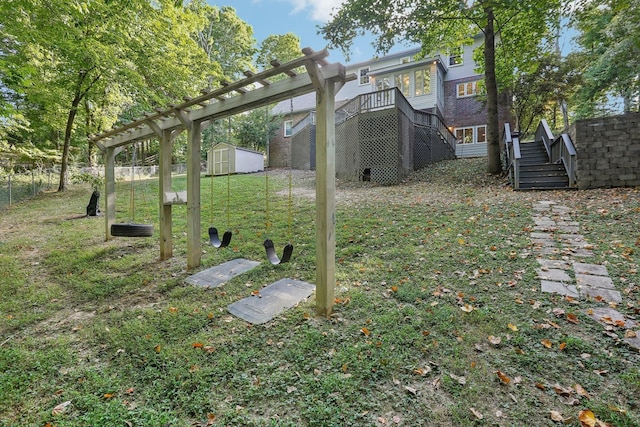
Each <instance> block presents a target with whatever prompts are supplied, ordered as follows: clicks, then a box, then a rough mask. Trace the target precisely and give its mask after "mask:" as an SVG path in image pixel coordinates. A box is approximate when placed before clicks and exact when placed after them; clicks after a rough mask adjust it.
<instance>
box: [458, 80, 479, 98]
mask: <svg viewBox="0 0 640 427" xmlns="http://www.w3.org/2000/svg"><path fill="white" fill-rule="evenodd" d="M456 91H457V95H458V98H465V97H467V96H475V95H478V94H480V93H483V91H484V84H483V82H482V80H476V81H475V82H466V83H458V84H457V85H456Z"/></svg>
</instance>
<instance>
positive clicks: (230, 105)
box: [90, 48, 355, 316]
mask: <svg viewBox="0 0 640 427" xmlns="http://www.w3.org/2000/svg"><path fill="white" fill-rule="evenodd" d="M302 53H303V54H304V56H302V57H300V58H298V59H295V60H293V61H290V62H287V63H285V64H281V63H279V62H278V61H272V62H271V65H272V66H273V68H270V69H268V70H265V71H262V72H260V73H257V74H254V73H252V72H250V71H245V73H244V75H245V76H246V78H244V79H242V80H239V81H236V82H234V83H226V82H225V83H223V84H222V87H220V88H218V89H215V90H212V91H206V90H203V91H202V92H201V95H200V96H198V97H195V98H185V100H184V102H183V103H181V104H179V105H170V107H169V108H167V109H165V110H161V109H158V110H156V112H154V113H148V114H145V115H144V116H143V117H141V118H138V119H136V120H134V121H133V122H129V123H126V124H124V125H122V126H119V127H117V128H114V129H112V130H110V131H107V132H103V133H101V134H99V135H95V136H92V137H91V139H90V141H91V142H94V143H95V144H96V145H97V146H98V147H99V148H100V149H101V150H102V152H103V153H104V156H105V200H106V212H105V234H106V239H107V240H109V239H110V238H111V237H112V236H111V225H112V224H113V223H114V222H115V217H116V207H115V201H116V198H115V173H114V167H115V156H116V154H118V153H119V152H120V151H122V149H123V148H124V147H125V146H127V145H129V144H132V143H135V142H136V141H140V140H146V139H150V138H158V139H159V140H160V153H159V163H160V164H159V170H160V172H159V173H160V178H159V192H158V193H159V194H158V202H159V212H160V259H161V260H166V259H169V258H171V256H172V250H173V249H172V246H173V245H172V243H173V242H172V216H171V215H172V211H171V208H172V205H173V204H186V206H187V269H188V270H191V269H194V268H197V267H199V266H200V262H201V255H202V252H201V245H202V243H201V242H202V239H201V217H200V207H201V205H200V162H201V159H200V147H201V142H202V135H201V132H202V130H203V129H205V128H206V127H207V126H208V125H209V124H210V123H213V121H215V120H218V119H221V118H224V117H228V116H232V115H235V114H238V113H242V112H244V111H249V110H253V109H255V108H258V107H261V106H265V105H269V104H273V103H275V102H279V101H282V100H284V99H288V98H290V97H295V96H298V95H302V94H305V93H309V92H313V91H315V92H316V104H317V105H316V111H317V115H316V132H317V134H316V138H317V139H316V141H317V142H316V144H317V148H316V310H317V312H318V314H320V315H325V316H328V315H329V314H330V313H331V309H332V307H333V303H334V288H335V125H334V122H335V117H334V115H335V113H334V110H335V106H334V104H335V94H336V92H337V91H338V90H340V88H341V87H342V86H343V85H344V83H345V82H347V81H349V80H352V79H355V76H353V75H346V71H345V67H344V65H342V64H340V63H328V62H327V61H326V57H327V56H328V55H329V53H328V51H327V50H326V49H323V50H322V51H318V52H316V51H313V50H312V49H310V48H305V49H303V50H302ZM302 66H304V67H305V68H306V70H307V73H305V74H298V73H296V71H295V69H296V68H298V67H302ZM281 74H284V75H286V78H285V79H283V80H279V81H276V82H271V81H270V80H269V79H270V78H273V77H275V76H278V75H281ZM184 130H186V131H187V135H188V136H187V141H188V142H187V191H186V200H185V199H184V198H183V197H177V198H176V197H173V196H171V197H169V192H170V190H171V151H172V150H171V145H172V143H173V140H174V139H175V137H176V136H177V135H178V134H180V133H181V132H182V131H184ZM173 194H175V193H173Z"/></svg>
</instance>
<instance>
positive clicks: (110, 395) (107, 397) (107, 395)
mask: <svg viewBox="0 0 640 427" xmlns="http://www.w3.org/2000/svg"><path fill="white" fill-rule="evenodd" d="M113 396H115V395H114V394H113V393H105V394H104V396H102V397H104V398H105V399H113Z"/></svg>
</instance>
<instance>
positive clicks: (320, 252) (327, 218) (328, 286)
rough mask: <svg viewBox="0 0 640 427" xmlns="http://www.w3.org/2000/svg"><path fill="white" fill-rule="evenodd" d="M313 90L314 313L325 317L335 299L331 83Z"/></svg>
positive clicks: (333, 95)
mask: <svg viewBox="0 0 640 427" xmlns="http://www.w3.org/2000/svg"><path fill="white" fill-rule="evenodd" d="M319 83H320V84H321V87H320V88H318V90H316V103H317V106H316V312H317V313H318V314H319V315H321V316H329V315H330V314H331V310H332V308H333V304H334V299H335V296H334V295H335V293H334V292H335V270H336V265H335V261H336V260H335V258H336V257H335V254H336V233H335V229H336V217H335V191H336V184H335V176H336V164H335V157H336V138H335V111H334V102H335V83H334V82H333V81H330V80H326V79H324V80H322V81H320V82H319Z"/></svg>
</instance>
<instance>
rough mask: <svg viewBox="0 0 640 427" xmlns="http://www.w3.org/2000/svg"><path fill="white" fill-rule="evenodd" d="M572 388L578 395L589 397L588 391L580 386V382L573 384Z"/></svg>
mask: <svg viewBox="0 0 640 427" xmlns="http://www.w3.org/2000/svg"><path fill="white" fill-rule="evenodd" d="M573 388H574V389H575V390H576V393H578V395H579V396H582V397H586V398H587V399H591V396H589V393H587V390H585V389H584V388H582V386H581V385H580V384H576V385H575V386H573Z"/></svg>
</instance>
